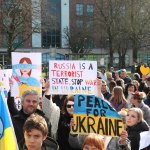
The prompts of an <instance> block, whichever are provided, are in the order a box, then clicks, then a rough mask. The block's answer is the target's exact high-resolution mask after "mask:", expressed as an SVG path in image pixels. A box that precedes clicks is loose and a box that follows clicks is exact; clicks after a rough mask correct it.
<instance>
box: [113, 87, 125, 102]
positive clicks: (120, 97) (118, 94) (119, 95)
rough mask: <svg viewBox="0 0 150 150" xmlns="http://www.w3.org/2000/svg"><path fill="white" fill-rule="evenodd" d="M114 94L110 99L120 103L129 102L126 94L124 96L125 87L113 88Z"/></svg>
mask: <svg viewBox="0 0 150 150" xmlns="http://www.w3.org/2000/svg"><path fill="white" fill-rule="evenodd" d="M113 93H114V94H113V96H112V97H111V98H110V101H113V102H115V103H117V104H120V103H123V102H125V103H127V101H126V99H125V96H124V93H123V89H122V87H121V86H115V87H114V88H113Z"/></svg>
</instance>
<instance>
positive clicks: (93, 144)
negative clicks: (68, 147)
mask: <svg viewBox="0 0 150 150" xmlns="http://www.w3.org/2000/svg"><path fill="white" fill-rule="evenodd" d="M92 148H94V150H104V140H103V137H102V136H101V135H98V134H95V133H90V134H89V135H88V136H87V137H86V138H85V140H84V143H83V150H89V149H92Z"/></svg>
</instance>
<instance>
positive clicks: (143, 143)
mask: <svg viewBox="0 0 150 150" xmlns="http://www.w3.org/2000/svg"><path fill="white" fill-rule="evenodd" d="M149 145H150V131H144V132H141V133H140V148H139V150H140V149H143V148H145V147H147V146H149Z"/></svg>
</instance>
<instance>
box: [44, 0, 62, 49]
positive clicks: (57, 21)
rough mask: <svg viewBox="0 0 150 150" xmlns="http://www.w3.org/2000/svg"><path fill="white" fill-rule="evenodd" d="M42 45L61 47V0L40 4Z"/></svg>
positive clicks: (49, 0) (50, 0) (51, 0)
mask: <svg viewBox="0 0 150 150" xmlns="http://www.w3.org/2000/svg"><path fill="white" fill-rule="evenodd" d="M42 47H43V48H49V47H61V0H48V1H46V2H45V3H44V4H43V5H42Z"/></svg>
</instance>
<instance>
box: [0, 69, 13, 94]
mask: <svg viewBox="0 0 150 150" xmlns="http://www.w3.org/2000/svg"><path fill="white" fill-rule="evenodd" d="M11 76H12V70H11V69H2V70H0V90H2V91H4V94H5V96H6V95H7V93H8V91H9V90H10V86H9V78H11Z"/></svg>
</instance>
